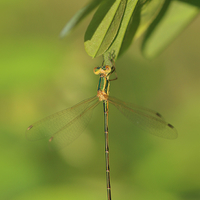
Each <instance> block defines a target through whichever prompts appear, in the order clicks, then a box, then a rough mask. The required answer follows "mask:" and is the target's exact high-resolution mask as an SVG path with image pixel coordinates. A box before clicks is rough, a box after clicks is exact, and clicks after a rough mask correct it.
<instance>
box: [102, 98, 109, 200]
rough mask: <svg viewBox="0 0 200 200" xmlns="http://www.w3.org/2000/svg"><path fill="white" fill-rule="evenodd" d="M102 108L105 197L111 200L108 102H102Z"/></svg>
mask: <svg viewBox="0 0 200 200" xmlns="http://www.w3.org/2000/svg"><path fill="white" fill-rule="evenodd" d="M103 107H104V129H105V157H106V181H107V196H108V200H111V186H110V166H109V145H108V101H103Z"/></svg>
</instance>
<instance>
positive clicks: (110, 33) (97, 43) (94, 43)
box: [84, 0, 127, 57]
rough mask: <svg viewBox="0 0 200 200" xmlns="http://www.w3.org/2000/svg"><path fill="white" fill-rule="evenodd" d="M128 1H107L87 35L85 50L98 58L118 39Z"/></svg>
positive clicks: (88, 29)
mask: <svg viewBox="0 0 200 200" xmlns="http://www.w3.org/2000/svg"><path fill="white" fill-rule="evenodd" d="M126 1H127V0H116V1H115V0H109V1H108V0H105V1H104V2H102V4H101V6H100V7H99V9H98V10H97V12H96V13H95V15H94V16H93V19H92V21H91V23H90V25H89V26H88V28H87V31H86V33H85V39H84V40H85V43H84V45H85V50H86V52H87V53H88V55H90V56H92V57H97V56H99V55H101V54H103V53H104V52H105V51H106V50H107V49H108V48H109V46H110V44H111V43H112V42H113V40H114V38H115V37H116V35H117V33H118V30H119V27H120V24H121V20H122V17H123V14H124V10H125V7H126Z"/></svg>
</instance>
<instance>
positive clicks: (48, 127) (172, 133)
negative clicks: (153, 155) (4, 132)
mask: <svg viewBox="0 0 200 200" xmlns="http://www.w3.org/2000/svg"><path fill="white" fill-rule="evenodd" d="M110 61H111V64H112V66H109V65H102V66H101V67H95V68H94V74H96V75H99V83H98V89H97V95H95V96H93V97H91V98H89V99H86V100H84V101H82V102H80V103H78V104H77V105H75V106H73V107H71V108H68V109H65V110H62V111H60V112H57V113H55V114H53V115H50V116H48V117H46V118H44V119H42V120H40V121H38V122H36V123H34V124H32V125H31V126H29V127H28V129H27V131H26V136H27V138H28V139H30V140H38V139H42V138H48V139H49V142H51V143H56V144H57V145H59V146H60V147H64V146H66V145H67V144H69V143H71V142H72V141H73V140H75V139H76V138H77V137H78V136H79V135H80V134H81V133H82V132H83V130H84V128H85V127H86V125H87V124H88V123H89V121H90V118H91V116H92V112H93V110H94V108H95V107H96V106H97V105H99V104H100V103H101V102H102V103H103V110H104V133H105V157H106V180H107V199H108V200H111V185H110V167H109V143H108V111H109V103H111V104H113V105H114V106H115V107H116V108H117V109H118V110H119V111H120V112H121V113H122V114H123V115H124V116H125V117H127V118H128V119H130V120H131V121H132V122H133V123H134V124H136V125H139V126H140V127H142V128H144V129H146V131H148V132H149V133H151V134H153V135H156V136H159V137H163V138H167V139H175V138H177V136H178V134H177V131H176V129H175V128H174V127H173V126H172V125H171V124H169V123H167V122H166V121H165V120H164V119H163V118H162V116H161V115H160V114H159V113H157V112H155V111H152V110H150V109H146V108H143V107H140V106H136V105H134V104H132V103H126V102H123V101H121V100H119V99H117V98H114V97H110V96H109V89H110V81H111V79H109V78H110V75H111V74H113V73H114V72H115V62H114V58H113V57H112V56H111V57H110ZM116 78H117V77H116ZM116 78H115V79H116ZM115 79H112V80H115Z"/></svg>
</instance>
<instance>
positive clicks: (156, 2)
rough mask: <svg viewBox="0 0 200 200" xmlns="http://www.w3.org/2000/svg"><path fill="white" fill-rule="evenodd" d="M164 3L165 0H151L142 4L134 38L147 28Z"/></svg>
mask: <svg viewBox="0 0 200 200" xmlns="http://www.w3.org/2000/svg"><path fill="white" fill-rule="evenodd" d="M167 1H168V0H167ZM164 3H165V0H151V1H147V3H145V4H144V5H142V8H141V14H140V15H141V20H140V26H139V28H138V30H137V33H136V36H135V38H138V37H140V36H141V35H142V34H143V33H144V32H145V31H146V30H147V28H148V27H149V25H150V24H151V23H152V21H153V20H154V19H155V18H156V17H157V15H158V13H159V12H160V10H161V9H162V7H163V4H164Z"/></svg>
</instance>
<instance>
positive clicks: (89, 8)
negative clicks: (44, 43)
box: [60, 0, 102, 38]
mask: <svg viewBox="0 0 200 200" xmlns="http://www.w3.org/2000/svg"><path fill="white" fill-rule="evenodd" d="M101 1H102V0H93V1H91V2H90V3H89V4H88V5H86V6H85V7H83V8H82V9H80V10H79V11H78V12H77V13H76V14H75V15H74V16H73V17H72V18H71V20H70V21H69V22H67V24H66V25H65V27H64V28H63V30H62V31H61V32H60V37H61V38H63V37H65V36H66V35H67V34H69V32H70V31H71V29H72V28H74V27H75V26H76V25H78V24H79V23H80V22H81V21H82V20H83V19H84V18H85V17H86V16H87V15H88V14H89V13H90V12H92V10H94V9H95V8H96V7H97V6H98V5H99V4H100V3H101Z"/></svg>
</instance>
